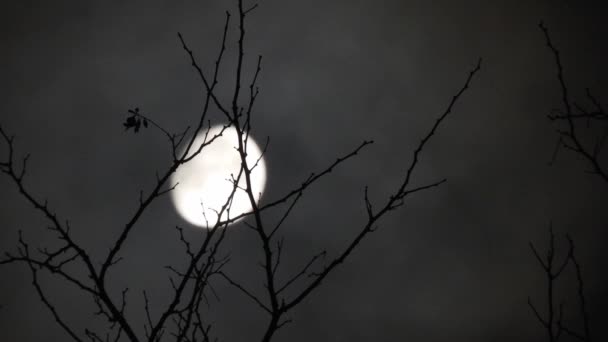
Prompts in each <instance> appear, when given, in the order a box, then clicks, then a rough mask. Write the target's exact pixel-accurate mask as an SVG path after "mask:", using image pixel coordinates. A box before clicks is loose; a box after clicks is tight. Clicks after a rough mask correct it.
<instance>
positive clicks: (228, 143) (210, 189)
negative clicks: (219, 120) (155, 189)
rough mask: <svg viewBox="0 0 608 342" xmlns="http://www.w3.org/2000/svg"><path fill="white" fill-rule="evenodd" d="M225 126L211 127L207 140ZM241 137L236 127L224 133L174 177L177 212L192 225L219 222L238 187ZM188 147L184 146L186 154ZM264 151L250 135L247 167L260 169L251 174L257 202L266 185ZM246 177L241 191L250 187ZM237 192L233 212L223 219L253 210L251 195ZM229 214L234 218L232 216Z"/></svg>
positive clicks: (197, 141) (198, 139)
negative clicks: (236, 182)
mask: <svg viewBox="0 0 608 342" xmlns="http://www.w3.org/2000/svg"><path fill="white" fill-rule="evenodd" d="M221 129H222V126H214V127H211V130H210V131H209V134H208V135H207V140H210V139H211V138H212V137H213V136H215V135H217V134H219V133H220V132H221ZM205 132H206V129H205V130H203V131H202V132H201V133H199V135H198V136H197V137H196V139H195V141H194V144H193V145H192V148H191V149H190V152H189V155H192V154H193V153H194V151H196V149H197V148H198V146H200V145H201V144H202V143H203V142H204V139H205ZM237 147H238V136H237V133H236V129H234V128H233V127H230V128H227V129H226V130H224V133H223V134H222V136H220V137H218V138H217V139H216V140H215V141H213V142H212V143H211V144H209V145H207V146H205V148H203V150H202V151H201V153H200V154H199V155H197V156H196V157H194V158H193V159H192V160H191V161H189V162H187V163H185V164H183V165H181V166H180V167H179V168H178V169H177V171H176V172H175V173H174V174H173V176H172V177H171V183H172V184H175V183H177V182H178V183H179V184H178V185H177V187H176V188H175V189H173V190H172V191H171V192H170V194H171V198H172V200H173V204H174V205H175V208H176V210H177V212H178V213H179V214H180V215H181V216H182V217H183V218H184V219H185V220H186V221H188V222H190V223H192V224H194V225H197V226H200V227H206V228H209V227H212V226H213V225H214V224H215V222H216V221H217V217H218V215H217V213H216V212H219V211H220V209H221V208H222V206H223V205H224V204H225V203H226V202H227V200H228V198H229V196H230V194H231V193H232V190H233V188H234V185H233V182H232V181H231V179H232V176H231V174H232V175H233V176H234V178H237V177H238V175H239V171H240V169H241V157H240V156H239V153H238V151H237ZM184 150H185V146H184V147H182V151H180V154H181V153H183V152H184ZM261 155H262V151H261V149H260V148H259V147H258V145H257V144H256V143H255V142H254V141H253V139H252V137H251V136H249V139H248V141H247V158H246V160H247V165H248V167H249V168H251V167H253V166H254V165H255V164H256V162H257V163H258V164H257V166H255V168H254V169H253V170H252V171H251V187H252V189H253V194H254V196H255V198H256V200H257V199H258V197H259V194H260V193H262V191H263V190H264V186H265V185H266V164H265V163H264V158H261V159H260V156H261ZM258 160H259V162H258ZM246 184H247V183H246V181H245V174H244V173H243V174H242V175H241V178H240V180H239V183H238V185H239V188H242V189H245V188H246ZM242 189H236V192H235V194H234V197H233V199H232V205H231V206H230V207H229V208H230V212H229V213H227V212H226V211H224V213H223V214H222V216H221V219H222V220H225V219H227V218H228V217H235V216H238V215H240V214H243V213H246V212H248V211H251V202H250V201H249V197H248V195H247V193H246V192H245V191H244V190H242ZM228 214H229V215H230V216H228Z"/></svg>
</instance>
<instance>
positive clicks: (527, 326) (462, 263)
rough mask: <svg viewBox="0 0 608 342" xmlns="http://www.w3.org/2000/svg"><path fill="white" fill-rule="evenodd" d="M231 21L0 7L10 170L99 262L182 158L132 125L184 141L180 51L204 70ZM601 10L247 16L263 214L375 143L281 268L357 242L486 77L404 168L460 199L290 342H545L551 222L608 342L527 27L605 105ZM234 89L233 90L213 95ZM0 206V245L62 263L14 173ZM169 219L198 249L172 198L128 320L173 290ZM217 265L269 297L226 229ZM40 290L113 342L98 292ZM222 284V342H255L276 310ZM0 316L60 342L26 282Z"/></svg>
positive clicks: (398, 2) (506, 6)
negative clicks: (364, 144)
mask: <svg viewBox="0 0 608 342" xmlns="http://www.w3.org/2000/svg"><path fill="white" fill-rule="evenodd" d="M234 5H235V4H234V1H171V2H169V1H167V2H164V3H162V2H157V1H155V2H152V1H142V2H140V3H136V2H135V1H131V2H128V3H126V2H121V1H99V2H96V3H93V2H88V1H72V2H70V3H68V2H61V1H52V2H49V1H20V2H14V3H13V4H3V5H2V9H1V10H0V13H1V14H0V27H1V28H0V35H1V37H2V50H1V54H0V75H1V78H2V82H1V84H0V87H1V88H0V97H1V98H2V101H0V124H1V125H2V126H3V127H4V128H5V129H6V130H8V131H9V132H11V133H12V134H15V135H16V136H17V138H16V144H17V145H16V146H17V149H18V153H21V154H25V153H31V159H30V162H29V168H28V176H27V179H26V184H27V186H28V187H30V189H32V191H33V192H34V193H35V194H36V195H37V196H39V197H40V198H48V200H49V203H50V205H51V208H52V209H53V210H55V211H56V212H57V213H58V215H59V216H60V217H61V218H62V219H69V220H70V222H71V225H72V226H73V231H74V235H75V237H76V239H78V241H81V243H82V244H83V245H84V246H86V247H87V248H88V249H90V250H91V253H92V255H94V256H95V257H96V258H100V257H101V256H102V255H103V254H104V253H107V251H108V249H109V247H110V245H111V242H112V241H113V240H114V239H115V238H116V236H117V234H119V232H120V229H121V227H122V226H123V225H124V223H125V222H126V221H127V219H128V218H129V216H130V215H131V213H132V212H133V211H134V210H135V208H136V205H137V200H138V194H139V190H140V189H144V190H145V189H150V188H151V187H152V186H153V184H154V182H155V171H156V170H159V171H160V170H163V169H164V168H165V167H166V165H168V164H167V163H168V162H170V151H169V149H168V147H169V146H168V143H167V142H166V139H164V137H163V136H162V135H161V134H159V133H157V132H154V131H152V130H146V131H144V132H142V134H138V135H133V134H131V133H125V132H124V130H123V127H122V122H123V121H124V119H125V117H126V115H127V109H130V108H133V107H139V108H141V109H142V110H143V111H144V112H145V113H147V114H148V115H149V116H151V117H153V118H154V119H155V120H157V121H158V122H159V123H161V124H162V125H164V126H165V127H167V128H168V129H169V130H172V131H179V130H181V129H183V128H184V127H185V126H187V125H188V124H190V123H191V122H193V121H194V120H196V118H197V115H198V114H199V113H200V108H201V104H202V99H201V85H200V83H199V82H198V79H197V77H196V75H195V74H194V72H193V70H192V69H191V66H190V63H189V60H188V58H187V56H186V55H185V53H184V51H183V50H182V49H181V46H180V44H179V40H178V38H177V34H176V33H177V32H178V31H179V32H181V33H182V34H183V35H184V36H185V38H186V40H187V41H188V42H189V44H190V47H191V48H192V49H193V50H194V53H195V54H196V56H197V57H198V60H199V62H200V64H201V66H203V68H204V69H205V70H206V71H209V70H211V69H210V68H211V67H212V65H213V61H214V58H215V55H216V51H217V48H218V44H219V42H220V37H221V31H222V27H223V19H224V14H223V13H224V11H225V10H226V9H228V10H231V11H233V12H234V9H235V6H234ZM604 16H605V12H603V10H602V7H601V5H600V2H597V4H596V2H592V1H577V2H574V1H448V0H446V1H409V0H394V1H391V0H382V1H378V0H374V1H372V0H363V1H352V0H351V1H346V0H343V1H327V0H308V1H278V0H262V1H260V6H259V8H258V9H256V10H255V11H254V12H253V13H252V15H251V16H250V17H249V18H250V19H249V21H248V28H249V29H248V36H247V41H246V55H245V58H246V67H247V68H248V70H249V72H250V71H252V70H253V68H254V66H255V60H256V56H257V55H258V54H262V55H263V56H264V62H263V70H262V73H261V76H260V87H261V93H260V97H259V102H258V104H257V107H256V111H255V124H254V132H253V135H254V137H255V138H256V140H258V141H260V142H263V141H264V139H265V138H266V136H270V137H271V143H270V146H269V151H268V154H267V159H266V163H267V164H266V165H267V168H268V182H267V190H266V193H265V195H264V198H267V199H271V198H275V197H276V196H278V195H280V194H282V193H284V192H285V191H286V190H287V189H289V188H290V187H294V186H297V185H298V184H300V183H301V182H302V180H304V179H305V178H306V177H307V175H308V174H309V173H310V172H311V171H316V170H320V169H321V168H323V167H324V166H325V165H328V164H329V163H331V162H333V161H334V160H335V158H336V157H337V156H339V155H341V154H344V153H346V152H347V151H349V150H350V149H352V148H354V147H355V146H357V145H358V144H359V143H360V142H361V141H362V140H364V139H374V140H375V141H376V143H375V144H374V145H373V146H371V147H369V148H368V149H367V150H366V151H365V153H362V154H361V155H360V156H358V157H357V158H356V159H355V160H353V161H349V162H348V163H346V164H344V165H343V167H342V168H340V169H339V170H336V172H335V173H332V174H331V175H330V176H329V177H328V178H326V179H324V180H323V181H321V182H319V183H318V184H316V186H314V187H313V188H311V189H310V192H308V193H306V195H305V196H304V198H303V200H302V202H301V203H300V205H299V206H298V207H297V209H298V210H297V212H296V213H295V214H294V215H293V216H292V217H291V219H290V221H288V222H287V226H286V227H285V229H284V236H285V239H286V241H285V250H286V253H287V254H286V255H285V259H284V261H283V265H284V267H285V270H286V272H287V273H289V272H288V271H289V270H290V269H294V268H295V267H297V266H298V265H301V264H302V263H303V262H305V260H307V257H308V256H311V255H313V254H315V253H317V252H319V251H320V250H322V249H327V250H328V252H329V255H330V256H331V255H335V253H337V252H339V251H340V250H341V249H342V248H343V247H344V246H345V245H346V244H347V243H348V242H349V241H350V240H351V239H352V236H354V234H355V233H356V232H357V229H358V227H360V224H361V222H362V221H363V219H364V218H365V216H364V215H365V212H364V205H363V204H364V202H363V189H364V187H365V186H366V185H367V186H369V187H370V193H371V195H372V198H374V199H375V200H377V201H380V200H381V199H382V198H386V196H387V195H388V194H389V193H390V191H391V190H394V189H395V187H396V186H397V185H398V184H399V180H400V177H401V176H402V175H403V173H404V171H405V168H406V166H407V165H408V164H409V161H410V158H411V156H412V151H413V149H414V148H415V146H416V144H417V143H418V141H419V140H420V138H421V137H422V136H423V135H424V134H425V133H426V131H427V130H428V129H429V128H430V126H431V125H432V123H433V121H434V119H435V118H436V117H437V116H438V115H440V114H441V113H442V112H443V110H444V109H445V108H446V106H447V104H448V102H449V100H450V99H451V97H452V96H453V95H454V94H455V93H456V92H457V91H458V90H459V88H460V87H461V86H462V84H463V82H464V80H465V78H466V76H467V74H468V72H469V71H470V70H471V69H472V68H473V67H474V65H475V63H476V61H477V59H478V58H479V57H483V59H484V61H483V65H482V70H481V71H480V73H479V74H478V75H477V76H476V77H475V79H474V80H473V81H472V86H471V87H470V89H469V90H467V92H466V93H465V95H464V96H463V97H462V99H461V100H460V101H459V102H458V103H457V105H456V107H455V111H454V112H453V114H452V115H451V116H450V117H449V118H448V119H447V120H446V121H445V125H444V126H442V127H441V128H440V130H439V132H438V134H437V136H435V137H434V138H433V140H432V142H431V143H430V144H429V145H428V148H426V149H425V150H424V153H423V156H422V159H421V161H420V164H419V167H418V169H417V171H416V173H415V183H416V184H423V183H425V182H429V181H435V180H438V179H441V178H447V179H448V182H447V183H446V184H443V185H442V186H441V187H439V188H436V189H433V190H429V191H428V192H425V193H421V194H418V195H416V196H414V197H412V198H410V199H409V200H408V201H407V203H406V206H405V207H404V208H401V209H399V210H398V211H395V212H393V213H392V214H390V215H389V216H387V217H386V218H385V219H384V220H383V221H382V222H381V224H380V227H381V228H380V229H379V230H378V231H377V232H376V233H374V234H372V235H371V236H369V238H368V239H367V240H365V241H364V242H363V243H362V244H361V245H360V247H359V249H358V250H356V251H355V253H354V254H353V255H352V258H350V259H349V260H348V262H347V263H346V264H344V265H343V266H341V267H340V268H339V269H338V270H337V271H336V272H335V273H334V274H333V275H332V276H330V277H329V278H328V279H327V281H325V282H324V284H323V285H322V286H321V288H320V289H318V290H317V291H316V293H314V294H313V295H312V296H311V297H310V298H309V299H308V300H307V301H305V302H304V303H303V304H302V305H301V306H300V307H298V308H296V310H295V311H294V312H293V313H292V315H291V316H290V317H291V318H292V319H293V320H294V323H292V324H289V325H288V326H286V328H284V329H282V330H281V331H280V332H279V334H278V335H277V336H276V339H277V341H311V340H315V341H370V340H378V341H538V340H539V339H540V338H544V335H543V334H544V332H543V330H542V328H541V326H540V325H539V324H538V322H536V321H535V319H534V316H533V314H532V313H531V312H530V311H529V308H528V307H527V304H526V301H527V297H528V296H532V297H533V298H534V299H535V300H537V301H540V300H542V298H544V297H543V296H544V287H545V283H544V279H543V274H542V272H541V269H540V267H539V265H538V264H537V263H536V262H535V260H534V258H533V256H532V255H531V253H530V250H529V247H528V242H529V241H534V242H535V243H538V244H539V245H540V246H541V247H542V246H544V243H545V242H546V236H547V229H548V226H549V222H551V221H552V222H553V226H554V229H555V231H556V233H557V234H558V237H559V241H560V244H561V245H560V246H561V247H563V242H564V240H562V237H563V235H562V234H564V233H565V232H570V233H571V234H572V236H573V237H574V239H575V240H576V243H577V246H578V253H579V258H580V261H581V263H582V264H583V272H584V276H585V278H586V280H587V282H586V285H587V296H588V300H589V305H590V308H591V309H590V311H591V316H592V329H593V328H595V329H594V333H595V336H596V340H602V338H604V339H605V338H608V335H607V333H606V330H605V329H604V331H601V330H600V329H601V327H602V326H603V325H604V324H605V322H606V317H607V314H606V307H607V306H608V292H607V291H606V289H605V287H606V286H605V284H606V282H605V280H606V276H605V270H606V269H608V268H607V267H608V250H607V249H606V248H605V246H604V244H605V241H607V240H606V238H607V237H608V233H607V232H606V224H605V223H606V222H608V212H606V210H605V207H606V206H605V203H606V200H607V199H608V198H607V197H608V196H606V195H605V194H606V193H608V185H607V184H605V183H602V182H601V181H600V180H599V179H596V178H595V177H593V176H592V175H589V174H587V173H585V170H586V169H587V168H586V165H585V164H584V163H583V162H582V161H581V160H580V159H578V158H576V157H574V156H573V155H572V154H569V153H567V152H564V151H562V153H560V154H559V155H558V158H557V161H556V163H555V164H554V165H553V166H549V165H548V161H549V160H550V159H551V154H552V152H553V149H554V146H555V143H556V141H557V136H556V133H555V130H554V129H555V126H553V125H552V124H551V122H549V121H548V120H547V118H546V115H547V114H548V113H549V111H550V110H551V109H552V108H556V107H558V106H559V105H560V93H559V88H558V83H557V81H556V68H555V65H554V63H553V59H552V58H553V56H552V55H551V54H550V52H549V51H548V49H547V48H546V46H545V42H544V40H543V36H542V33H541V32H540V30H539V29H538V27H537V24H538V22H539V21H540V20H544V21H545V23H546V25H547V26H548V28H549V29H550V32H551V35H552V37H553V38H554V42H555V44H556V45H557V46H558V47H559V48H560V50H561V51H562V58H563V63H564V68H565V72H566V78H567V81H568V83H569V84H570V85H571V90H572V94H573V96H574V97H575V98H578V99H580V101H581V102H582V103H584V88H585V87H590V88H592V89H593V90H594V91H595V93H596V94H598V95H599V98H600V99H602V98H603V99H605V97H602V96H601V95H602V94H608V77H607V76H608V69H607V66H606V63H605V61H606V58H607V57H608V56H607V51H606V47H605V37H606V36H607V34H608V29H607V28H606V25H605V20H604ZM233 29H234V28H233ZM233 29H231V31H230V32H229V38H228V39H229V45H228V48H229V49H231V48H232V49H233V48H234V47H235V37H236V32H235V31H234V30H233ZM233 57H234V50H232V51H231V52H230V53H229V54H228V56H227V59H226V64H225V67H224V69H223V72H222V73H221V75H220V76H221V77H223V78H222V79H225V78H227V77H232V73H233V69H232V65H234V58H233ZM248 75H249V74H248ZM229 85H230V83H229V81H226V82H225V83H221V84H220V92H219V94H220V96H225V97H226V96H227V94H228V90H229ZM213 115H214V116H213V117H214V118H215V119H219V118H220V116H219V115H217V113H215V114H213ZM2 148H3V149H2V150H1V152H0V153H2V156H4V153H5V150H4V146H2ZM0 204H1V205H0V250H1V251H7V250H8V251H10V250H13V251H14V250H15V248H16V245H17V231H18V230H19V229H22V230H23V232H24V235H25V237H26V238H27V239H28V240H29V241H31V243H32V244H33V245H39V246H54V245H56V242H53V241H55V240H52V239H50V235H49V234H48V232H47V231H46V230H45V222H44V220H43V218H42V217H41V215H40V214H39V213H37V212H35V211H34V210H33V208H31V206H30V205H28V204H27V203H26V202H25V200H24V199H23V198H22V197H20V195H19V194H18V191H17V189H16V187H15V186H14V184H12V183H11V182H10V181H9V180H8V178H7V177H0ZM175 225H180V226H183V227H184V228H185V229H186V230H187V233H188V234H189V236H190V237H195V236H196V234H200V233H201V232H200V230H197V228H195V227H193V226H190V225H188V223H186V222H185V221H183V220H182V219H181V218H180V217H179V216H178V215H177V213H176V212H175V210H174V208H173V206H172V204H171V203H170V200H169V197H166V198H163V199H160V200H159V201H158V202H156V203H155V204H154V205H153V206H152V207H151V208H150V210H149V211H148V212H147V213H146V214H145V215H144V216H143V217H142V219H141V221H140V222H139V224H138V225H137V226H136V228H135V229H136V230H135V232H134V235H133V236H132V237H131V238H130V240H128V241H127V244H126V245H125V249H124V251H123V253H122V256H123V257H124V258H125V259H124V261H123V262H122V263H121V264H119V266H118V267H117V268H116V270H115V271H114V273H112V276H111V277H110V282H112V283H113V284H116V286H117V287H118V286H129V287H130V288H131V289H132V291H133V292H132V294H133V299H132V302H131V303H132V305H133V309H132V311H131V315H132V317H133V319H134V320H135V321H136V322H139V321H142V322H143V316H142V311H141V310H142V305H143V304H142V300H141V295H140V293H141V289H144V288H145V289H147V290H148V291H149V293H150V294H151V296H152V299H153V303H163V301H166V300H167V298H168V293H169V291H170V284H169V282H168V281H167V271H166V270H165V269H163V266H165V265H168V264H173V265H180V262H182V263H183V261H184V260H185V259H184V253H183V250H182V249H181V246H180V245H179V243H178V242H179V241H178V239H177V234H176V232H175V230H174V229H173V227H174V226H175ZM226 249H227V250H230V251H231V255H232V259H233V260H232V262H231V264H230V265H229V266H228V271H229V272H230V273H231V274H233V275H234V277H236V278H238V279H239V280H241V281H243V282H244V283H246V284H249V285H251V286H252V287H253V288H254V289H256V291H260V293H263V292H262V288H261V287H262V276H263V274H262V271H261V269H260V268H259V267H258V266H257V262H258V260H260V258H261V254H260V246H259V242H258V241H257V240H256V237H255V236H254V235H253V234H252V233H251V231H249V230H247V229H243V227H242V226H238V225H237V226H235V227H234V229H233V230H231V232H230V234H229V236H228V241H227V243H226ZM570 271H571V270H570ZM573 276H574V275H573V273H568V275H567V278H572V277H573ZM43 284H44V285H45V286H46V287H47V288H48V289H49V291H50V293H51V298H52V300H53V301H54V302H55V303H57V306H58V309H59V310H60V311H61V312H62V313H63V314H64V315H65V317H66V319H67V320H68V321H70V322H71V323H72V324H73V325H75V326H76V327H78V328H79V329H80V331H82V330H83V329H84V328H85V327H87V326H93V327H97V326H100V325H99V324H100V323H99V322H98V321H95V320H91V317H92V315H91V314H90V313H91V312H92V311H91V310H92V308H91V306H90V303H89V301H88V299H86V297H84V296H82V295H80V294H78V293H77V291H75V290H74V289H73V288H71V287H69V286H67V285H65V284H63V283H61V282H56V281H53V280H52V279H51V278H48V277H45V278H43ZM571 285H572V283H571V282H568V281H565V285H564V286H563V287H561V288H560V292H559V293H560V296H561V295H563V296H565V297H564V298H566V303H567V306H566V307H567V308H569V309H571V310H574V306H575V305H576V301H575V300H576V297H575V293H574V292H573V290H572V288H570V286H571ZM217 290H218V292H219V296H220V299H221V300H220V301H219V302H218V301H217V300H212V301H211V308H210V309H209V310H210V311H211V314H210V318H211V319H212V323H214V324H215V325H214V327H215V328H214V329H215V331H216V333H217V336H218V337H219V338H220V341H250V340H251V339H252V336H258V335H257V334H259V333H260V330H261V328H262V327H263V322H265V319H266V317H265V314H264V313H263V312H262V311H261V310H259V309H258V308H257V307H256V306H255V304H252V303H251V302H250V301H248V300H247V299H246V298H245V297H243V296H242V294H240V293H238V292H236V291H234V289H232V288H230V287H227V286H225V284H222V283H218V284H217ZM0 304H1V305H2V306H3V307H2V309H0V339H2V340H3V341H23V342H29V341H64V340H66V339H67V337H66V335H65V333H64V332H63V331H62V330H61V329H60V328H59V327H58V326H57V325H56V324H55V323H54V321H53V318H52V316H51V315H50V313H49V312H48V311H47V310H46V308H45V307H44V306H43V305H42V304H41V303H40V301H39V299H38V298H37V296H36V293H35V291H34V289H33V287H32V286H31V279H30V273H29V270H28V269H27V267H25V265H16V266H9V267H2V268H0ZM569 312H571V311H569ZM91 322H92V323H91ZM572 323H573V324H575V323H577V322H576V321H572ZM602 334H603V335H602ZM254 340H255V338H254Z"/></svg>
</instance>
